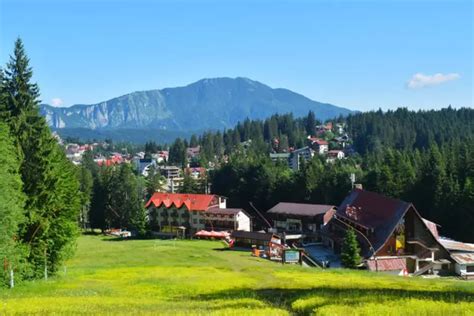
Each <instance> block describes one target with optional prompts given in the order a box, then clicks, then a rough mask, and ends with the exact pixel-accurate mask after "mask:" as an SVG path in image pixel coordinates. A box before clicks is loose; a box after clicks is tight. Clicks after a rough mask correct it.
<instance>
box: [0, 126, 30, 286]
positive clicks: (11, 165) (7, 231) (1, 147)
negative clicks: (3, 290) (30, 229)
mask: <svg viewBox="0 0 474 316" xmlns="http://www.w3.org/2000/svg"><path fill="white" fill-rule="evenodd" d="M0 166H2V167H1V168H0V259H1V260H2V261H3V264H4V269H3V274H1V278H0V280H1V281H0V282H1V283H3V284H7V283H8V281H9V272H10V270H14V271H17V272H20V274H19V275H21V272H22V270H23V265H22V264H23V261H24V259H25V247H22V246H21V244H20V243H19V240H18V231H19V225H20V224H21V223H22V222H23V221H24V219H25V218H24V214H23V207H24V203H25V196H24V194H23V191H22V182H21V177H20V174H19V168H20V164H19V162H18V159H17V153H16V150H15V147H14V146H13V140H12V138H11V137H10V134H9V130H8V126H7V125H6V124H4V123H1V122H0ZM17 275H18V273H17ZM17 279H18V278H17Z"/></svg>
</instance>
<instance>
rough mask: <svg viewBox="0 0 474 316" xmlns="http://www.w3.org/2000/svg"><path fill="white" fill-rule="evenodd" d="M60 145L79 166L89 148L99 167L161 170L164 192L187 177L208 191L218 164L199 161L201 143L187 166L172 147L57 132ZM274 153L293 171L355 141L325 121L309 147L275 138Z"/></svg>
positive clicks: (339, 153)
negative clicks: (125, 145)
mask: <svg viewBox="0 0 474 316" xmlns="http://www.w3.org/2000/svg"><path fill="white" fill-rule="evenodd" d="M55 137H56V139H57V140H58V142H59V144H61V145H62V146H63V147H64V148H65V151H66V156H67V158H68V159H69V160H70V161H71V162H73V163H74V164H76V165H80V164H81V161H82V157H83V155H84V153H85V152H86V151H91V152H93V153H94V161H95V162H96V163H97V165H98V166H105V167H110V166H113V165H120V164H122V163H128V164H131V165H132V166H133V167H134V169H135V171H136V173H137V174H138V175H140V176H143V177H145V178H146V177H148V176H149V175H150V173H151V172H150V171H152V172H153V173H154V172H158V173H159V174H161V176H162V177H163V178H164V180H165V183H164V184H163V187H162V189H163V191H166V192H172V193H174V192H179V191H180V188H181V187H182V185H183V181H184V177H185V176H189V177H191V178H192V179H193V180H195V181H198V182H201V183H203V182H205V185H204V186H205V190H206V192H208V191H209V187H210V186H211V185H212V184H211V183H207V179H208V173H209V171H212V170H213V169H215V168H217V167H219V166H220V165H219V164H216V163H215V162H213V161H207V162H206V166H204V165H203V164H202V162H201V161H200V152H201V146H199V145H197V146H194V147H187V148H186V165H185V166H184V167H183V166H179V165H176V164H170V163H169V155H170V153H169V148H165V149H162V150H161V149H160V150H156V152H152V153H147V152H145V151H140V150H136V151H135V152H127V150H126V149H123V150H121V151H111V150H110V145H109V144H108V143H107V142H104V141H101V142H99V141H96V142H89V143H80V144H79V143H74V142H65V141H64V140H63V139H61V137H60V136H59V135H57V134H55ZM251 144H252V140H251V139H249V140H246V141H243V142H241V143H240V146H241V148H242V149H243V150H245V148H247V147H249V146H251ZM271 148H272V149H271V152H270V153H269V154H268V156H269V158H270V159H271V161H273V162H274V163H282V164H284V165H287V166H288V168H289V169H290V170H292V171H299V170H300V169H301V164H302V163H304V162H308V161H310V160H311V159H313V158H314V157H315V156H319V157H322V158H323V159H324V160H325V161H326V162H328V163H334V162H336V161H338V160H342V159H345V158H346V157H348V156H351V155H354V154H355V151H354V149H353V147H352V141H351V139H350V137H349V135H348V133H347V132H346V130H345V124H344V123H334V124H333V122H330V121H329V122H327V123H326V124H322V125H317V126H316V135H308V137H307V139H306V146H304V147H300V148H293V147H289V148H286V147H282V146H280V140H279V139H278V138H275V139H273V142H272V147H271ZM214 158H215V160H217V161H221V164H225V163H226V162H227V160H228V157H227V156H226V155H223V156H222V157H214Z"/></svg>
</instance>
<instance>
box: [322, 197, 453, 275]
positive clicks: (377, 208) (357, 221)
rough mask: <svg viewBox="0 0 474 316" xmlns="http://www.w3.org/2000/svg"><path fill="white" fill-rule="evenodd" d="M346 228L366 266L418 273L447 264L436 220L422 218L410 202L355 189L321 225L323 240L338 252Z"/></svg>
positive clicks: (446, 253) (448, 258) (380, 269)
mask: <svg viewBox="0 0 474 316" xmlns="http://www.w3.org/2000/svg"><path fill="white" fill-rule="evenodd" d="M349 228H353V229H354V230H355V232H356V235H357V237H358V240H359V243H360V245H361V249H362V256H363V258H364V259H365V263H366V265H367V268H368V269H369V270H374V271H393V272H401V271H406V272H409V273H414V274H415V275H418V274H422V273H425V272H428V271H430V272H433V271H435V270H449V269H450V268H451V257H450V254H449V252H448V251H447V250H446V249H445V247H444V246H443V245H442V244H441V243H440V242H439V240H438V232H437V229H436V224H434V223H432V222H429V221H427V220H425V219H423V218H422V217H421V216H420V214H419V213H418V211H417V210H416V208H415V206H414V205H413V204H411V203H408V202H404V201H401V200H397V199H392V198H389V197H386V196H383V195H381V194H377V193H373V192H369V191H364V190H362V189H355V190H353V191H352V192H351V193H350V194H349V195H348V196H347V197H346V198H345V199H344V201H343V202H342V203H341V205H340V206H339V207H338V209H337V211H336V214H335V215H334V216H333V218H332V219H331V221H330V222H329V224H328V225H327V226H326V227H325V229H324V232H323V233H324V237H323V239H324V242H325V243H326V244H327V245H329V246H330V247H332V248H333V249H334V250H335V252H340V249H341V245H342V242H343V239H344V236H345V233H346V231H347V229H349Z"/></svg>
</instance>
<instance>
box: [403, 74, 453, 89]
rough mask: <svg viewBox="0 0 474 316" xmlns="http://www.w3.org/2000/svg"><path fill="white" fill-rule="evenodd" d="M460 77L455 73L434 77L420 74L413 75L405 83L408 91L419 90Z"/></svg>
mask: <svg viewBox="0 0 474 316" xmlns="http://www.w3.org/2000/svg"><path fill="white" fill-rule="evenodd" d="M460 77H461V76H460V75H459V74H457V73H451V74H442V73H437V74H434V75H425V74H422V73H416V74H414V75H413V76H412V77H411V79H410V80H408V82H407V87H408V88H409V89H420V88H424V87H429V86H437V85H439V84H442V83H444V82H448V81H452V80H456V79H459V78H460Z"/></svg>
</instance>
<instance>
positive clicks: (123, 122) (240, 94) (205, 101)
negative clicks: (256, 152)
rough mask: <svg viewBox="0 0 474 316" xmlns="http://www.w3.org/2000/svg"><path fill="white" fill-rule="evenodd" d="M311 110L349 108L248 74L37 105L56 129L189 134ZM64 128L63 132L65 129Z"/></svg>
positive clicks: (327, 113) (321, 113)
mask: <svg viewBox="0 0 474 316" xmlns="http://www.w3.org/2000/svg"><path fill="white" fill-rule="evenodd" d="M309 110H313V111H314V112H315V114H316V117H317V118H318V119H320V120H326V119H329V118H333V117H336V116H339V115H347V114H349V113H351V111H350V110H348V109H345V108H342V107H337V106H335V105H332V104H327V103H320V102H316V101H313V100H311V99H309V98H307V97H305V96H303V95H300V94H298V93H295V92H292V91H290V90H287V89H272V88H270V87H269V86H267V85H264V84H262V83H260V82H258V81H253V80H250V79H247V78H235V79H233V78H215V79H202V80H199V81H197V82H195V83H192V84H190V85H187V86H185V87H177V88H166V89H161V90H150V91H139V92H133V93H130V94H126V95H123V96H121V97H118V98H114V99H111V100H108V101H105V102H101V103H97V104H90V105H85V104H77V105H73V106H71V107H67V108H60V107H52V106H50V105H47V104H42V105H41V108H40V111H41V114H42V115H44V116H45V117H46V119H47V121H48V123H49V124H50V126H51V127H52V128H53V129H55V130H58V131H59V133H60V134H61V130H64V131H65V130H66V129H70V130H71V129H72V130H83V129H92V130H95V131H101V132H102V133H103V132H104V131H105V130H107V131H109V132H108V133H111V130H123V129H128V130H130V129H141V130H143V129H147V130H150V129H152V130H161V131H169V132H173V133H184V134H189V133H191V132H196V131H202V130H207V129H224V128H232V127H234V126H235V124H236V123H237V122H239V121H243V120H245V119H246V118H247V117H248V118H250V119H264V118H267V117H269V116H271V115H272V114H275V113H288V112H292V113H293V114H294V115H295V116H296V117H298V116H303V115H306V114H307V113H308V111H309ZM64 131H63V132H64Z"/></svg>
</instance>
